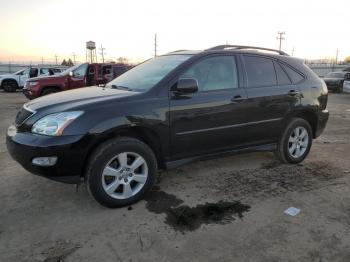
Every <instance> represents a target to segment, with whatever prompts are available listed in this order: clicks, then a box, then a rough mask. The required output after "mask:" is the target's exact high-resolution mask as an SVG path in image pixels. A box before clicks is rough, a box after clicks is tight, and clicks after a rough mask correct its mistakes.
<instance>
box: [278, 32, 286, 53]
mask: <svg viewBox="0 0 350 262" xmlns="http://www.w3.org/2000/svg"><path fill="white" fill-rule="evenodd" d="M285 33H286V32H278V33H277V34H278V37H277V39H278V40H279V41H280V45H279V50H280V51H281V50H282V40H284V39H285V38H284V37H283V35H284V34H285Z"/></svg>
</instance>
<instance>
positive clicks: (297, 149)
mask: <svg viewBox="0 0 350 262" xmlns="http://www.w3.org/2000/svg"><path fill="white" fill-rule="evenodd" d="M308 145H309V134H308V132H307V130H306V128H304V127H302V126H299V127H296V128H295V129H294V130H293V131H292V133H291V134H290V137H289V140H288V151H289V154H290V155H291V156H292V157H293V158H299V157H302V156H303V155H304V153H305V152H306V150H307V147H308Z"/></svg>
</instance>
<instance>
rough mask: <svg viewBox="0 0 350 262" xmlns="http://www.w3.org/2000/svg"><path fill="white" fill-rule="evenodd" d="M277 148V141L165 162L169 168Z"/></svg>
mask: <svg viewBox="0 0 350 262" xmlns="http://www.w3.org/2000/svg"><path fill="white" fill-rule="evenodd" d="M276 149H277V144H276V143H273V144H266V145H261V146H254V147H247V148H242V149H233V150H229V151H224V152H219V153H215V154H207V155H201V156H194V157H188V158H183V159H179V160H174V161H168V162H166V163H165V168H166V169H167V170H168V169H173V168H176V167H179V166H182V165H186V164H188V163H192V162H196V161H200V160H209V159H214V158H219V157H223V156H229V155H237V154H241V153H252V152H265V151H275V150H276Z"/></svg>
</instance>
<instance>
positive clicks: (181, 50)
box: [167, 49, 189, 54]
mask: <svg viewBox="0 0 350 262" xmlns="http://www.w3.org/2000/svg"><path fill="white" fill-rule="evenodd" d="M183 51H189V50H187V49H180V50H175V51H171V52H169V53H167V54H173V53H177V52H183Z"/></svg>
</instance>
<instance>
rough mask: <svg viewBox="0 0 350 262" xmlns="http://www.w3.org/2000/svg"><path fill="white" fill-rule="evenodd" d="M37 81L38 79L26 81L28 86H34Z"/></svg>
mask: <svg viewBox="0 0 350 262" xmlns="http://www.w3.org/2000/svg"><path fill="white" fill-rule="evenodd" d="M37 83H38V81H30V82H28V85H29V86H35V85H36V84H37Z"/></svg>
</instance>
